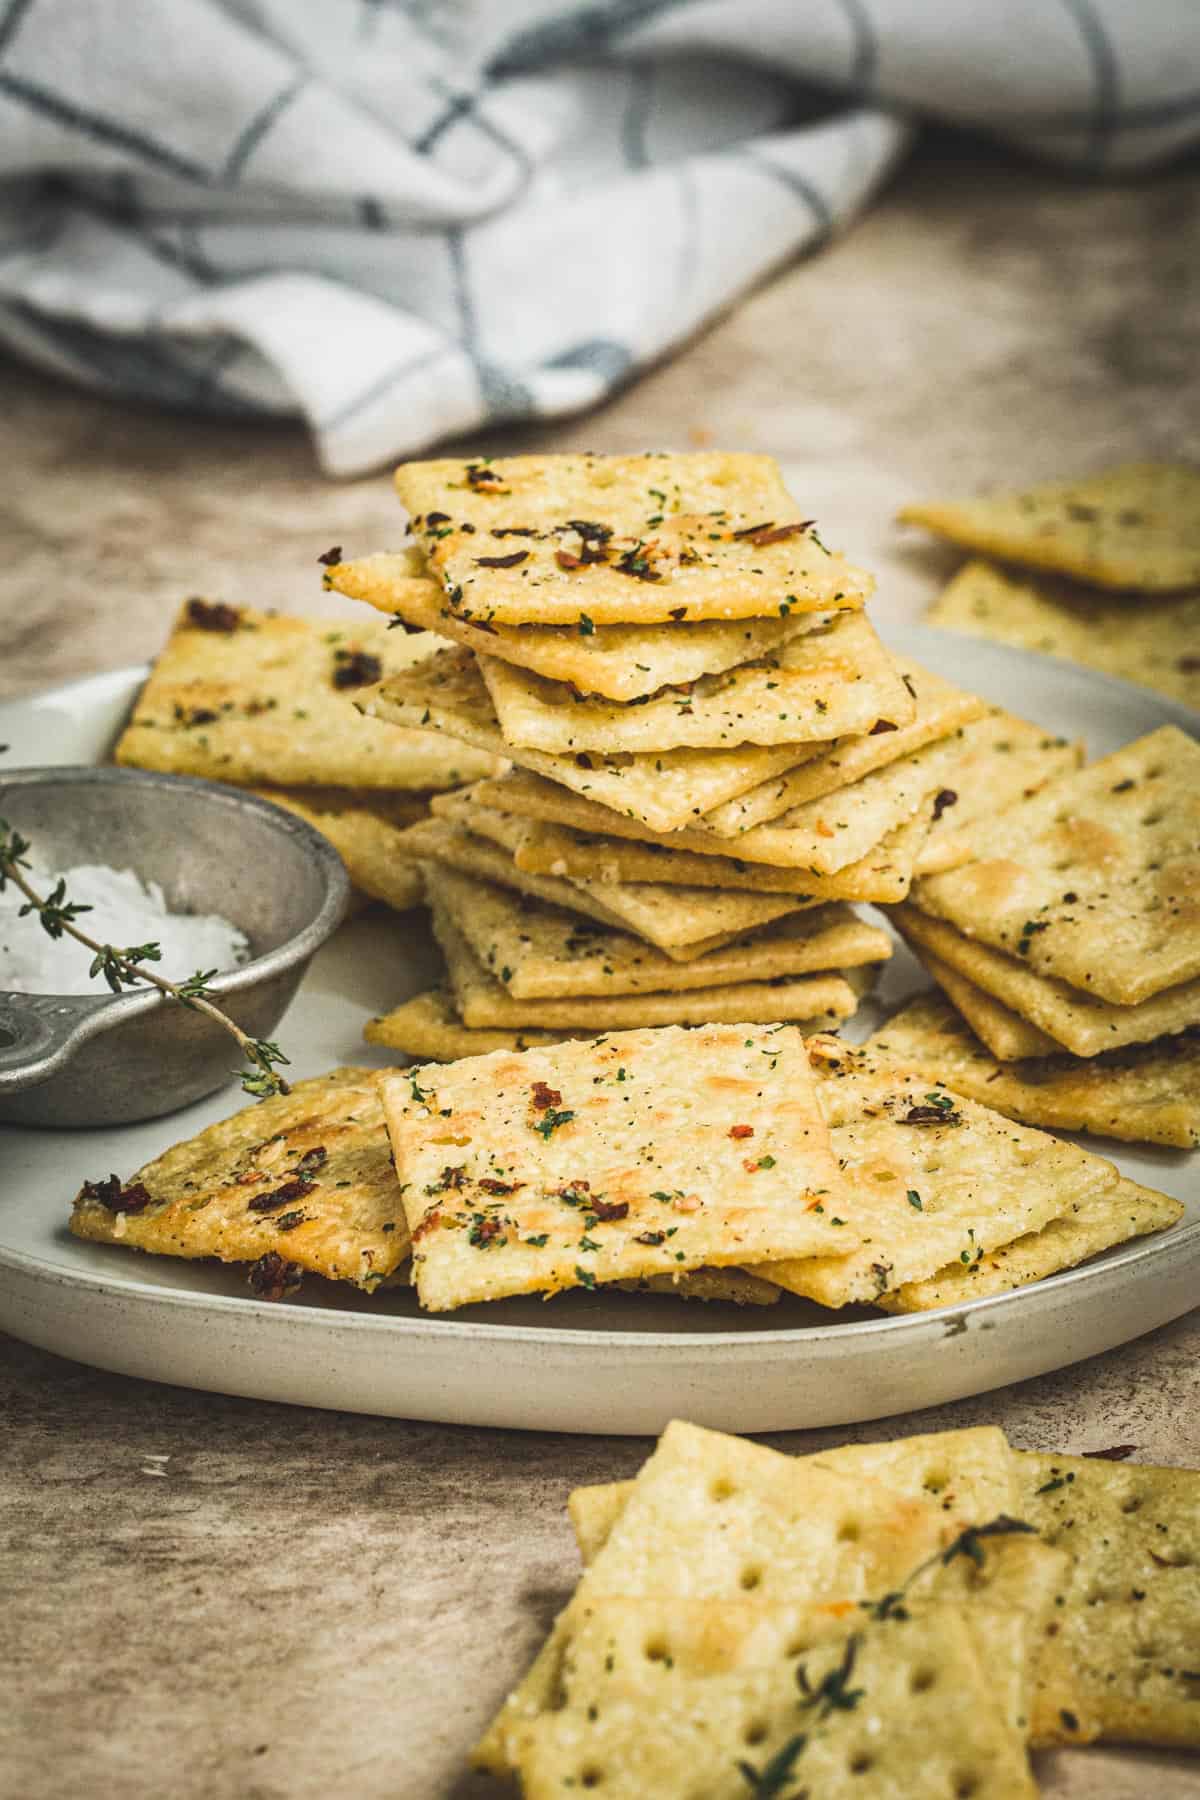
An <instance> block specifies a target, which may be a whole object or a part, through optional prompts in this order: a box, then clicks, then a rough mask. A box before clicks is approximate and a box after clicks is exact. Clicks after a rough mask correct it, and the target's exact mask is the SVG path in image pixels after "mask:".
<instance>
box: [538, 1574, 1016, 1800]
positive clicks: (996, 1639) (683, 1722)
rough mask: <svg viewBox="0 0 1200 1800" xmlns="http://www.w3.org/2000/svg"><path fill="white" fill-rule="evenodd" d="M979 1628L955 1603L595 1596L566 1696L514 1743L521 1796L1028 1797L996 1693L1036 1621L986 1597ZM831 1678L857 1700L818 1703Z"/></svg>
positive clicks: (570, 1655) (572, 1646) (577, 1641)
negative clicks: (900, 1607)
mask: <svg viewBox="0 0 1200 1800" xmlns="http://www.w3.org/2000/svg"><path fill="white" fill-rule="evenodd" d="M739 1615H740V1616H739ZM746 1615H749V1617H750V1618H751V1619H753V1621H754V1623H753V1624H750V1623H749V1622H748V1620H747V1618H746ZM987 1623H988V1626H989V1627H990V1629H989V1630H988V1631H987V1634H986V1640H987V1641H986V1650H985V1648H984V1644H983V1643H982V1642H980V1641H979V1640H978V1639H977V1638H976V1637H975V1636H974V1635H973V1634H972V1630H971V1621H970V1619H969V1616H968V1612H967V1609H966V1608H959V1607H950V1606H940V1607H936V1608H933V1609H931V1610H930V1611H929V1612H920V1613H911V1614H908V1615H906V1616H905V1618H903V1619H902V1620H899V1621H897V1620H884V1621H875V1622H868V1623H866V1624H861V1623H858V1622H856V1621H855V1620H854V1618H853V1616H851V1617H850V1618H846V1617H845V1616H842V1617H840V1618H839V1617H838V1615H837V1614H836V1612H834V1611H832V1610H831V1609H830V1608H828V1607H826V1608H820V1607H817V1608H812V1607H809V1608H804V1607H798V1606H795V1605H792V1606H767V1605H762V1606H759V1607H757V1608H755V1607H753V1606H752V1605H746V1604H743V1606H742V1607H741V1608H737V1609H731V1611H727V1610H726V1609H724V1608H723V1607H722V1606H721V1605H719V1604H717V1603H714V1602H712V1601H708V1602H705V1601H684V1602H680V1601H669V1600H662V1599H658V1598H655V1599H648V1600H635V1599H630V1598H625V1597H620V1598H614V1599H608V1600H600V1601H597V1602H596V1603H595V1604H594V1606H593V1607H591V1608H589V1609H588V1611H587V1612H586V1613H585V1614H583V1615H581V1617H580V1618H579V1619H578V1621H577V1622H576V1623H575V1624H574V1626H573V1629H572V1632H571V1636H570V1639H569V1640H568V1643H567V1645H566V1648H565V1651H564V1656H563V1671H564V1672H563V1687H564V1698H563V1703H562V1705H561V1706H559V1707H557V1708H555V1709H553V1710H549V1711H546V1712H544V1713H542V1714H541V1715H540V1716H539V1717H538V1718H537V1719H536V1720H534V1721H533V1722H532V1723H531V1724H530V1726H529V1727H528V1729H527V1731H526V1733H525V1735H524V1738H523V1740H522V1742H521V1745H520V1748H519V1750H518V1753H517V1756H516V1759H515V1760H516V1766H517V1769H518V1771H519V1774H520V1778H521V1785H522V1792H523V1793H524V1794H525V1795H526V1796H528V1800H552V1797H554V1800H557V1796H559V1795H560V1794H562V1793H563V1792H564V1790H566V1789H567V1788H575V1787H581V1788H587V1787H592V1786H595V1787H598V1788H600V1789H602V1791H603V1792H604V1793H606V1794H609V1795H611V1796H612V1800H644V1797H645V1796H647V1795H651V1794H653V1795H655V1796H659V1797H660V1800H690V1797H693V1796H697V1795H699V1794H700V1793H701V1791H702V1789H703V1792H704V1794H705V1795H713V1796H717V1795H727V1796H729V1797H730V1800H735V1797H736V1796H738V1795H741V1794H745V1793H751V1792H753V1793H772V1794H781V1795H782V1794H785V1793H786V1794H789V1795H791V1794H796V1795H799V1794H809V1793H813V1794H830V1795H832V1794H835V1793H836V1794H843V1793H845V1794H848V1793H850V1792H851V1791H853V1793H854V1794H855V1795H856V1796H859V1797H861V1800H890V1797H891V1796H893V1795H895V1794H897V1793H899V1792H901V1791H904V1792H909V1793H916V1792H918V1791H919V1792H920V1793H922V1794H935V1793H936V1794H946V1795H950V1794H955V1793H958V1794H964V1793H970V1794H972V1795H974V1796H977V1800H1020V1797H1021V1796H1029V1797H1030V1800H1032V1796H1034V1795H1035V1794H1036V1793H1037V1788H1036V1785H1035V1783H1034V1781H1033V1779H1032V1776H1031V1775H1030V1772H1029V1764H1028V1759H1027V1756H1026V1753H1025V1733H1024V1730H1023V1729H1022V1728H1020V1727H1018V1726H1015V1725H1014V1724H1013V1722H1012V1721H1011V1720H1010V1719H1009V1718H1008V1717H1006V1714H1005V1704H1004V1703H1005V1699H1006V1698H1007V1697H1008V1695H1009V1693H1010V1692H1012V1691H1013V1690H1014V1689H1017V1690H1019V1689H1020V1686H1021V1682H1022V1673H1023V1670H1024V1667H1025V1662H1026V1652H1027V1645H1028V1642H1029V1637H1030V1628H1029V1623H1028V1620H1027V1619H1026V1618H1025V1616H1024V1615H1022V1614H1020V1613H1016V1612H1012V1611H997V1610H995V1609H990V1608H989V1609H987ZM739 1627H740V1629H739ZM731 1639H732V1640H733V1642H732V1643H731ZM648 1644H649V1645H655V1644H660V1645H665V1646H666V1649H665V1652H664V1654H662V1655H660V1656H648V1655H647V1651H646V1646H647V1645H648ZM730 1665H732V1666H730ZM831 1685H832V1686H833V1687H834V1689H835V1691H836V1692H838V1693H839V1694H853V1699H852V1700H848V1701H846V1702H845V1703H843V1704H838V1705H833V1704H829V1703H827V1702H826V1701H825V1699H824V1698H823V1696H824V1694H825V1693H826V1691H827V1690H828V1689H829V1687H830V1686H831ZM701 1770H702V1771H703V1772H704V1773H703V1779H702V1783H701V1781H700V1779H699V1773H698V1772H699V1771H701ZM850 1782H852V1783H853V1790H851V1787H850V1785H849V1783H850ZM910 1784H911V1785H910Z"/></svg>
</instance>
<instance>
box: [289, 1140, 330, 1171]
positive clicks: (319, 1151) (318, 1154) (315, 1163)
mask: <svg viewBox="0 0 1200 1800" xmlns="http://www.w3.org/2000/svg"><path fill="white" fill-rule="evenodd" d="M328 1155H329V1152H328V1150H326V1148H325V1146H324V1144H314V1145H313V1147H312V1149H311V1150H306V1151H305V1152H304V1155H303V1156H302V1157H301V1158H300V1160H299V1161H298V1162H297V1164H296V1173H297V1175H313V1174H315V1173H316V1171H317V1170H318V1169H319V1168H320V1167H321V1164H322V1163H323V1162H325V1160H326V1158H327V1157H328Z"/></svg>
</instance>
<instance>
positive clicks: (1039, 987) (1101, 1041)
mask: <svg viewBox="0 0 1200 1800" xmlns="http://www.w3.org/2000/svg"><path fill="white" fill-rule="evenodd" d="M417 829H420V828H419V827H418V828H417ZM939 879H943V880H944V879H946V878H945V877H940V878H939ZM891 919H892V923H893V924H894V925H895V927H896V929H897V931H899V933H900V935H901V936H902V937H903V938H904V939H905V940H906V941H907V942H908V943H910V944H911V945H912V946H913V948H914V949H915V950H916V951H917V953H918V955H924V954H925V953H926V952H927V951H930V950H931V951H932V952H933V954H934V956H935V957H937V958H939V959H940V960H941V961H942V962H944V963H947V964H948V965H949V966H950V968H952V969H955V970H956V971H957V972H958V973H959V974H960V975H965V976H966V978H967V980H968V981H971V982H973V983H974V984H975V986H976V987H978V988H982V989H983V991H984V992H985V993H987V994H991V995H992V996H993V997H994V998H995V999H997V1000H999V1001H1000V1002H1001V1003H1002V1005H1004V1006H1006V1007H1008V1008H1009V1010H1010V1011H1011V1012H1014V1013H1018V1014H1019V1015H1020V1017H1021V1018H1023V1019H1027V1020H1028V1021H1029V1022H1030V1023H1031V1024H1033V1025H1036V1026H1038V1027H1039V1029H1040V1030H1042V1031H1044V1032H1045V1033H1046V1034H1047V1036H1049V1037H1051V1038H1053V1039H1054V1041H1055V1042H1056V1043H1057V1044H1059V1045H1061V1046H1062V1047H1063V1048H1064V1049H1066V1050H1070V1051H1072V1052H1073V1053H1074V1055H1076V1056H1098V1055H1099V1053H1100V1052H1101V1051H1102V1050H1117V1049H1120V1048H1121V1047H1122V1046H1123V1045H1125V1044H1145V1043H1149V1042H1150V1041H1151V1040H1152V1039H1154V1038H1160V1037H1168V1036H1171V1035H1172V1034H1174V1033H1177V1032H1180V1031H1186V1030H1188V1029H1189V1028H1190V1027H1191V1026H1193V1025H1200V980H1197V981H1185V982H1181V983H1180V984H1179V986H1178V987H1174V988H1166V989H1164V990H1163V992H1162V993H1161V994H1155V995H1154V997H1153V999H1150V1000H1143V1001H1142V1002H1141V1003H1140V1004H1139V1005H1137V1006H1113V1005H1111V1004H1110V1003H1109V1002H1107V1001H1104V1000H1100V999H1096V998H1093V996H1092V995H1090V994H1084V993H1081V992H1080V991H1079V989H1078V988H1073V987H1071V986H1069V985H1068V983H1067V982H1065V981H1055V980H1053V979H1052V978H1051V977H1050V976H1047V975H1038V974H1035V972H1034V971H1033V970H1032V969H1030V968H1028V967H1027V966H1026V964H1025V962H1024V961H1018V959H1017V958H1016V957H1015V956H1006V955H1005V954H1004V952H1003V951H1001V950H993V949H992V948H991V947H990V945H988V944H981V943H979V942H978V941H977V940H976V939H974V938H969V937H964V936H963V934H962V932H961V931H956V930H955V928H954V927H953V926H952V925H948V924H946V922H945V921H944V920H942V919H931V918H929V917H928V916H927V915H926V914H925V913H923V912H919V911H918V910H917V908H916V907H915V906H897V907H896V908H895V909H894V910H893V911H892V914H891Z"/></svg>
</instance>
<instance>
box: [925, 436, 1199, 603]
mask: <svg viewBox="0 0 1200 1800" xmlns="http://www.w3.org/2000/svg"><path fill="white" fill-rule="evenodd" d="M900 518H901V519H902V520H904V521H905V523H907V524H911V525H924V526H927V527H928V529H929V530H930V531H936V532H937V533H938V535H939V536H941V537H946V538H949V539H950V541H951V542H952V543H955V544H964V545H965V546H966V547H967V549H969V550H980V551H983V552H984V553H985V554H987V555H991V556H999V557H1004V558H1007V559H1008V560H1009V561H1010V562H1015V563H1024V564H1026V565H1027V566H1028V567H1030V568H1034V569H1056V570H1059V571H1060V572H1061V573H1063V574H1065V575H1074V576H1076V577H1077V578H1078V579H1079V580H1080V581H1085V582H1088V583H1090V584H1091V585H1092V586H1094V587H1100V588H1123V589H1128V590H1129V591H1130V592H1133V593H1140V594H1159V593H1171V592H1174V591H1175V590H1177V589H1179V588H1190V587H1196V586H1197V585H1198V584H1200V470H1197V469H1194V468H1189V467H1187V466H1185V465H1183V464H1179V463H1122V464H1121V465H1120V466H1119V467H1117V468H1115V469H1106V470H1104V471H1103V472H1102V473H1100V474H1098V475H1085V476H1081V477H1080V478H1079V479H1078V480H1075V481H1049V482H1045V483H1043V484H1041V485H1040V486H1038V487H1032V488H1027V489H1025V490H1024V491H1023V492H1021V493H1011V494H992V495H985V496H983V497H982V498H980V499H976V500H957V501H952V500H951V501H926V502H923V503H921V504H920V505H917V506H906V507H905V508H904V509H903V511H902V512H901V513H900Z"/></svg>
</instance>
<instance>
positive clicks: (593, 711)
mask: <svg viewBox="0 0 1200 1800" xmlns="http://www.w3.org/2000/svg"><path fill="white" fill-rule="evenodd" d="M479 668H480V673H481V674H482V676H483V679H484V681H485V682H486V683H487V689H488V693H489V694H490V695H491V698H492V705H493V706H494V707H495V709H496V717H497V719H498V720H499V722H500V730H501V732H502V733H503V735H504V740H505V742H506V743H507V744H510V745H512V746H514V747H518V748H521V749H529V750H543V751H546V752H548V753H549V754H550V755H554V756H566V755H573V754H575V753H576V752H577V751H580V750H586V751H590V752H595V753H597V754H599V755H601V756H610V755H617V754H619V753H621V752H623V751H632V752H638V753H645V752H647V751H656V752H657V751H661V750H678V749H684V748H688V747H691V748H693V749H710V750H720V749H731V748H734V747H735V746H737V745H740V744H768V745H770V744H785V745H786V744H807V743H820V744H822V745H824V744H827V743H828V742H829V740H830V738H833V737H840V736H843V735H845V734H847V733H850V732H863V731H870V730H871V729H872V727H873V726H874V725H876V724H877V723H878V721H880V720H881V719H882V720H885V721H887V722H888V723H889V724H895V725H904V724H907V723H908V721H909V720H910V719H911V718H912V717H913V716H914V711H915V708H914V703H913V699H912V696H911V694H910V693H909V691H908V689H907V688H906V687H905V685H904V683H903V682H902V681H901V679H900V675H899V673H898V671H897V669H896V667H895V665H894V663H893V662H892V659H891V657H890V656H889V655H888V653H887V651H886V650H885V649H884V647H883V645H882V644H881V643H880V641H879V639H878V637H877V636H876V634H875V629H874V627H873V626H872V625H871V623H870V621H869V619H868V618H867V616H866V614H865V613H839V614H837V615H835V616H834V618H833V619H832V620H831V621H830V622H829V623H828V624H825V625H822V626H820V627H814V628H813V630H811V631H807V632H805V633H804V634H803V635H800V636H795V637H792V638H789V639H788V641H787V642H786V643H784V644H783V645H781V647H780V648H779V649H778V650H773V651H770V652H768V653H765V654H764V655H762V656H759V657H758V658H756V659H755V660H754V661H753V662H747V663H742V664H740V665H739V666H738V667H736V668H732V669H726V670H725V671H724V673H722V674H718V675H701V676H700V677H698V679H697V680H695V681H690V682H685V683H683V684H679V683H675V684H673V685H672V686H671V687H669V688H667V689H665V690H664V691H662V692H661V693H658V694H652V695H650V696H649V697H647V698H646V699H645V700H639V701H638V702H637V704H636V705H626V704H623V703H622V702H620V701H612V700H602V699H581V698H580V696H579V695H578V694H577V693H576V691H575V689H574V688H573V687H571V686H570V685H569V684H568V683H567V682H564V681H548V680H547V679H546V677H545V676H543V675H535V674H533V673H532V672H531V671H529V670H528V669H519V668H516V667H514V665H513V664H512V663H506V662H501V660H500V659H499V657H495V656H480V658H479Z"/></svg>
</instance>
